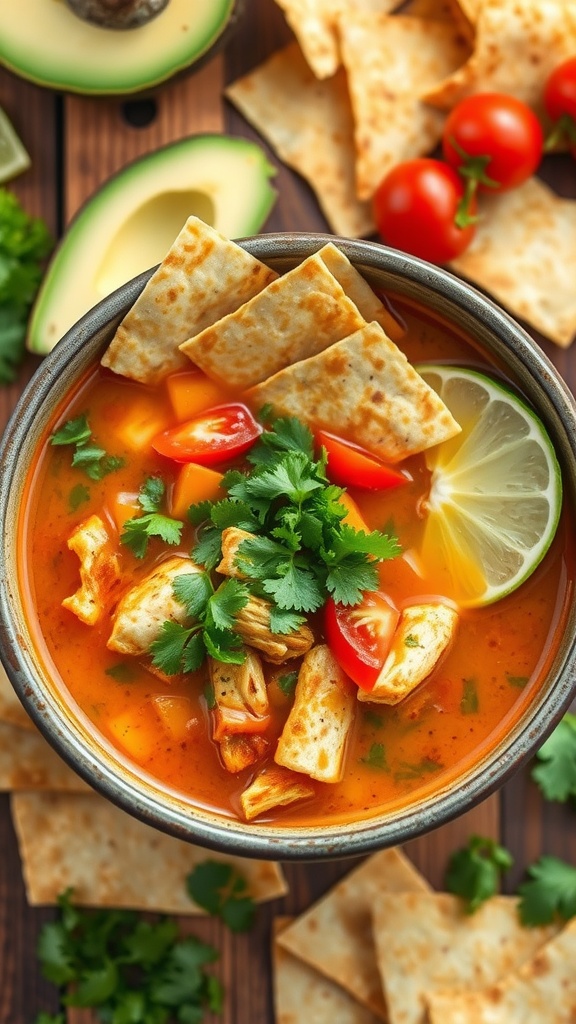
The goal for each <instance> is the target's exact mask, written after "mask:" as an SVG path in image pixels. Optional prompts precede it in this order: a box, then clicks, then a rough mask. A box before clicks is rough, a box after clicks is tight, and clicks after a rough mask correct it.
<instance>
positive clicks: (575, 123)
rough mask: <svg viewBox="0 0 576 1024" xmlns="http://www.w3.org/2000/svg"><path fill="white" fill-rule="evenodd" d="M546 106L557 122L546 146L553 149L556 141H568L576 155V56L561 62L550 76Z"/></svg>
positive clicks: (545, 88)
mask: <svg viewBox="0 0 576 1024" xmlns="http://www.w3.org/2000/svg"><path fill="white" fill-rule="evenodd" d="M544 106H545V107H546V113H547V114H548V116H549V117H550V119H551V120H552V121H554V122H555V125H554V128H553V130H552V134H551V135H550V137H549V138H548V139H547V141H546V148H547V149H552V148H553V146H555V145H556V143H558V142H562V141H567V142H568V144H569V146H570V150H571V152H572V155H573V156H576V57H570V58H569V59H568V60H565V61H564V63H563V64H559V65H558V67H557V68H555V69H554V71H553V72H552V74H551V75H550V76H549V77H548V79H547V81H546V84H545V86H544Z"/></svg>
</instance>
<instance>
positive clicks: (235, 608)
mask: <svg viewBox="0 0 576 1024" xmlns="http://www.w3.org/2000/svg"><path fill="white" fill-rule="evenodd" d="M249 598H250V591H249V590H248V587H247V586H245V584H244V583H241V582H240V580H234V579H229V580H225V582H224V583H221V584H220V586H219V587H218V589H217V590H216V591H214V593H213V594H212V596H211V597H210V600H209V601H208V605H207V608H206V612H205V622H206V623H207V624H208V625H210V626H215V627H216V629H219V630H232V629H233V628H234V617H235V616H236V614H237V613H238V612H239V611H241V609H242V608H244V606H245V605H246V604H247V603H248V600H249Z"/></svg>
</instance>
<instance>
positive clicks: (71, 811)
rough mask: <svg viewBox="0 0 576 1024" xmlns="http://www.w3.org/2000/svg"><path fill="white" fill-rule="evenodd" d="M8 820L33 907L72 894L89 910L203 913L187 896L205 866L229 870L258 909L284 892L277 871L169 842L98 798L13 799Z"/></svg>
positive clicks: (17, 796)
mask: <svg viewBox="0 0 576 1024" xmlns="http://www.w3.org/2000/svg"><path fill="white" fill-rule="evenodd" d="M12 815H13V818H14V825H15V828H16V834H17V836H18V842H19V846H20V853H21V856H22V861H23V870H24V880H25V883H26V891H27V893H28V900H29V902H30V904H31V905H33V906H39V905H45V904H51V903H55V902H56V898H57V896H58V894H59V893H61V892H62V891H63V890H64V889H67V888H69V887H70V888H71V889H73V890H74V900H75V901H76V902H77V903H79V904H83V905H87V906H101V907H132V908H133V909H136V910H157V911H163V912H165V913H173V914H197V913H203V911H201V910H200V908H199V907H197V906H196V905H195V904H194V903H192V901H191V900H190V898H189V897H188V895H187V893H186V887H185V878H186V875H187V874H188V873H189V872H190V871H191V870H192V868H193V867H194V865H195V864H199V863H201V862H202V861H204V860H208V859H209V860H219V861H226V862H228V863H230V864H233V865H234V866H235V867H236V868H237V869H238V870H239V871H241V872H242V874H243V876H244V878H245V879H246V881H247V883H248V886H249V889H250V894H251V896H252V898H253V899H255V900H258V901H259V902H260V901H262V900H269V899H274V898H275V897H277V896H283V895H284V894H285V893H286V883H285V881H284V878H283V875H282V871H281V869H280V867H279V866H278V865H277V864H275V863H273V862H270V861H258V860H248V859H244V858H242V857H234V856H226V855H224V854H219V853H213V852H212V851H209V850H205V849H203V848H202V847H199V846H192V845H190V844H189V843H185V842H183V841H182V840H180V839H173V838H172V837H171V836H167V835H165V834H164V833H163V832H158V831H157V830H156V829H154V828H151V827H150V826H149V825H144V824H143V823H142V822H141V821H137V820H136V818H132V817H131V816H130V815H128V814H125V813H124V811H121V810H119V808H118V807H115V806H114V805H113V804H111V803H109V802H108V801H107V800H104V799H103V798H102V797H99V796H96V795H82V796H81V795H78V794H74V795H72V794H55V793H17V794H15V795H14V796H13V797H12Z"/></svg>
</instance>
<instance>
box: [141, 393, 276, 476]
mask: <svg viewBox="0 0 576 1024" xmlns="http://www.w3.org/2000/svg"><path fill="white" fill-rule="evenodd" d="M261 433H262V427H261V426H260V424H259V423H257V422H256V420H255V419H254V417H253V415H252V413H251V412H250V410H249V409H247V408H246V406H245V405H240V404H234V403H232V404H230V405H217V406H215V407H214V408H213V409H207V410H206V412H204V413H202V414H201V415H200V416H195V417H194V418H193V419H191V420H187V421H186V423H180V424H179V425H178V426H177V427H172V428H171V429H170V430H165V431H164V432H163V433H162V434H159V435H158V437H156V438H154V440H153V441H152V447H153V448H154V449H155V451H157V452H158V453H159V454H160V455H166V456H167V458H169V459H174V461H175V462H198V463H200V465H202V466H211V465H213V464H214V463H217V462H225V461H226V460H227V459H233V458H235V457H236V456H237V455H242V454H243V453H244V452H246V451H248V449H249V448H251V447H252V445H253V444H254V442H255V441H256V439H257V438H258V437H259V435H260V434H261Z"/></svg>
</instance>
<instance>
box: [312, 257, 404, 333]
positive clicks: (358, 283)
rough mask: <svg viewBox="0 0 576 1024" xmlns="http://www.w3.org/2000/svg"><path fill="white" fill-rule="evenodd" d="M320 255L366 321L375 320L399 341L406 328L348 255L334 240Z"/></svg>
mask: <svg viewBox="0 0 576 1024" xmlns="http://www.w3.org/2000/svg"><path fill="white" fill-rule="evenodd" d="M320 255H321V257H322V260H323V262H324V263H325V264H326V266H327V267H328V270H329V271H330V273H332V274H334V277H335V278H336V280H337V281H338V283H339V284H341V285H342V287H343V289H344V291H345V292H346V295H347V296H348V298H349V299H352V302H353V303H354V305H355V306H356V307H357V309H358V311H359V312H360V313H361V314H362V316H363V317H364V319H365V320H366V322H367V323H372V321H373V320H375V321H376V323H378V324H380V327H382V328H383V329H384V330H385V331H386V334H387V335H388V337H389V338H392V341H399V340H400V338H402V337H403V336H404V334H405V333H406V329H405V328H404V327H403V326H402V325H401V324H399V323H398V321H397V320H395V319H394V317H393V316H392V314H391V313H390V312H389V311H388V310H387V309H386V306H385V305H384V303H383V302H382V299H380V298H379V297H378V295H377V294H376V292H374V291H373V290H372V288H371V287H370V285H369V284H368V282H367V281H365V280H364V278H363V277H362V274H360V272H359V271H358V270H356V267H354V266H353V265H352V263H351V262H350V260H349V259H348V257H347V256H345V255H344V253H343V252H342V251H341V250H340V249H339V248H338V247H337V246H336V245H334V244H333V243H332V242H328V245H325V246H324V247H323V248H322V249H321V250H320Z"/></svg>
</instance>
